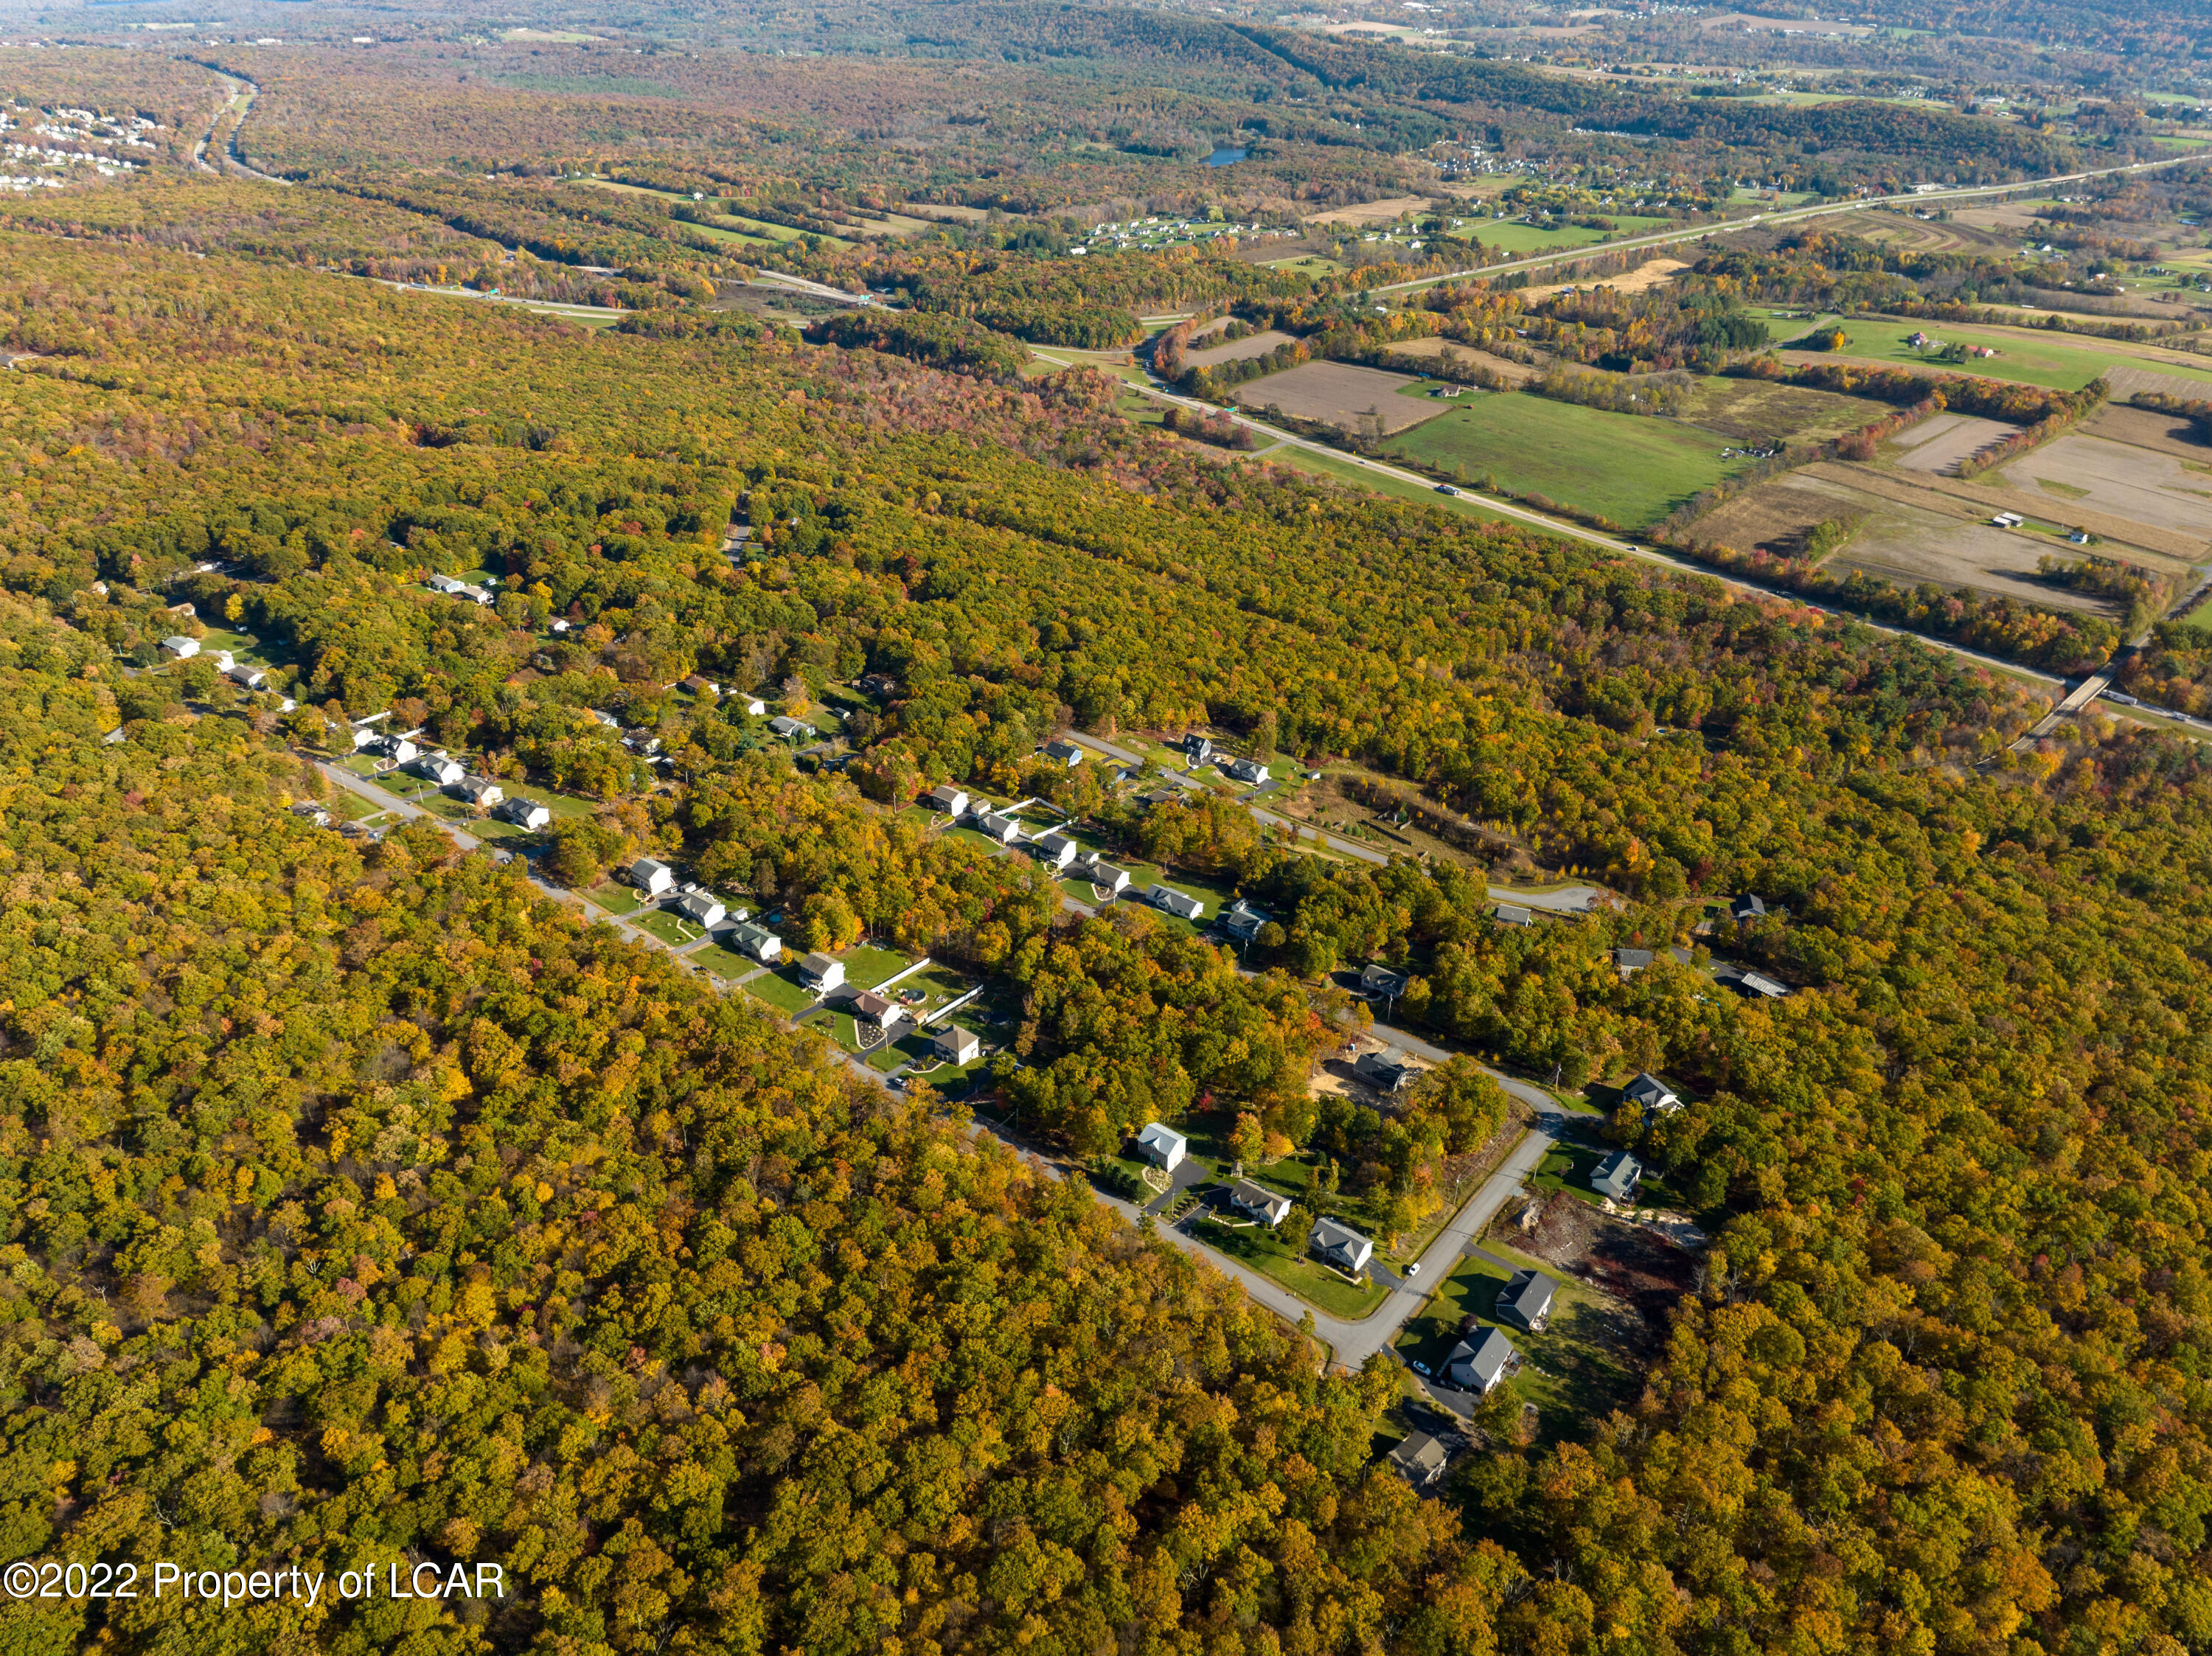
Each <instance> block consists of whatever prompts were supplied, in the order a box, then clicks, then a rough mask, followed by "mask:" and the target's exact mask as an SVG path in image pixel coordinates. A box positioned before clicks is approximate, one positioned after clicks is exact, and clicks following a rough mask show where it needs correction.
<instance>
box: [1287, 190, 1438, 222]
mask: <svg viewBox="0 0 2212 1656" xmlns="http://www.w3.org/2000/svg"><path fill="white" fill-rule="evenodd" d="M1428 205H1429V198H1428V197H1426V196H1393V197H1391V198H1390V199H1389V200H1388V201H1369V202H1362V203H1360V204H1359V205H1358V206H1357V207H1336V208H1332V209H1329V210H1328V212H1326V213H1316V214H1314V215H1312V216H1311V217H1310V218H1309V219H1307V220H1306V222H1307V223H1308V224H1341V225H1345V226H1347V227H1351V228H1352V229H1358V228H1360V227H1363V226H1365V225H1370V224H1389V223H1390V222H1391V221H1393V220H1395V219H1399V218H1402V217H1404V216H1405V215H1407V214H1408V213H1419V212H1425V211H1426V210H1427V209H1428Z"/></svg>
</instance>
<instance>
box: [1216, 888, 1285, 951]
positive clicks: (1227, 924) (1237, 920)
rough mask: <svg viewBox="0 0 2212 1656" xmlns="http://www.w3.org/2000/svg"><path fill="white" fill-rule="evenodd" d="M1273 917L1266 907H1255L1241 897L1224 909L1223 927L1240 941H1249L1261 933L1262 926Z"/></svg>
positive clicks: (1222, 915) (1222, 913)
mask: <svg viewBox="0 0 2212 1656" xmlns="http://www.w3.org/2000/svg"><path fill="white" fill-rule="evenodd" d="M1272 918H1273V916H1271V915H1270V914H1269V913H1267V910H1266V909H1264V908H1255V907H1252V905H1251V904H1249V903H1248V902H1246V901H1244V900H1243V898H1242V897H1239V898H1238V899H1237V901H1235V902H1233V903H1231V905H1230V906H1229V907H1227V908H1225V909H1224V910H1222V912H1221V918H1220V924H1221V929H1222V930H1223V931H1226V932H1227V933H1228V934H1229V935H1230V936H1231V937H1234V938H1236V939H1237V942H1239V943H1249V942H1251V941H1252V939H1253V938H1255V937H1258V936H1259V935H1260V928H1261V926H1263V925H1267V922H1268V920H1269V919H1272Z"/></svg>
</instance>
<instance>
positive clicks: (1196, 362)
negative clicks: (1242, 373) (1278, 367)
mask: <svg viewBox="0 0 2212 1656" xmlns="http://www.w3.org/2000/svg"><path fill="white" fill-rule="evenodd" d="M1290 343H1291V336H1290V335H1288V334H1286V333H1277V332H1276V331H1274V330H1273V328H1269V329H1267V330H1266V331H1264V332H1261V333H1255V334H1253V335H1251V336H1250V337H1249V338H1244V339H1237V340H1232V341H1231V342H1230V343H1228V344H1226V345H1210V346H1208V347H1207V348H1206V349H1204V350H1202V351H1185V352H1184V353H1183V359H1182V360H1183V361H1185V362H1187V363H1188V364H1189V365H1190V366H1191V367H1194V368H1212V367H1219V366H1220V365H1221V364H1222V363H1224V362H1242V361H1245V360H1246V359H1248V358H1249V357H1255V356H1265V355H1267V353H1268V352H1269V351H1271V350H1273V349H1275V347H1276V346H1278V345H1287V344H1290Z"/></svg>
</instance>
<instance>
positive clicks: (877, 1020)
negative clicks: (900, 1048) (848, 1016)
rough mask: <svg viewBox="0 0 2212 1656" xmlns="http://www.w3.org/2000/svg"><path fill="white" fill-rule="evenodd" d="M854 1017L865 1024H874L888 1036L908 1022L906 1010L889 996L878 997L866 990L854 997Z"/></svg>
mask: <svg viewBox="0 0 2212 1656" xmlns="http://www.w3.org/2000/svg"><path fill="white" fill-rule="evenodd" d="M853 1016H854V1017H856V1018H858V1019H860V1021H861V1022H863V1023H872V1024H874V1025H875V1026H876V1028H878V1029H881V1030H883V1031H884V1032H885V1033H886V1034H888V1033H889V1032H890V1030H891V1029H892V1028H895V1027H896V1026H897V1025H899V1024H901V1023H903V1022H906V1008H905V1007H903V1006H902V1005H900V1004H898V1003H897V1002H896V1001H895V1000H893V999H891V998H890V997H889V996H887V995H878V993H876V992H875V991H873V990H872V989H866V990H863V991H861V992H860V993H859V994H857V995H855V996H854V997H853Z"/></svg>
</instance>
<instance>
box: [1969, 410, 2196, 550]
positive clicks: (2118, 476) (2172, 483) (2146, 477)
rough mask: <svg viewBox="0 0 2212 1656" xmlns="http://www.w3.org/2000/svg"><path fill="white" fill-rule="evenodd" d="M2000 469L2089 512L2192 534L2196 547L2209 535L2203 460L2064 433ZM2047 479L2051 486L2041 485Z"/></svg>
mask: <svg viewBox="0 0 2212 1656" xmlns="http://www.w3.org/2000/svg"><path fill="white" fill-rule="evenodd" d="M2192 465H2194V468H2195V469H2194V470H2191V469H2190V468H2191V466H2192ZM2004 472H2005V476H2006V480H2007V481H2008V482H2010V483H2011V484H2012V485H2013V486H2014V487H2015V488H2034V489H2039V490H2040V491H2041V492H2043V493H2045V494H2057V495H2058V496H2059V497H2061V498H2062V499H2063V500H2078V501H2080V502H2081V506H2082V507H2083V508H2085V509H2087V510H2088V511H2091V512H2096V513H2105V514H2106V515H2108V516H2111V517H2114V518H2122V519H2128V520H2129V521H2130V522H2132V523H2137V524H2148V525H2150V526H2151V527H2153V528H2154V529H2165V530H2170V531H2173V532H2174V533H2176V534H2180V535H2188V536H2192V537H2195V538H2196V540H2197V543H2198V544H2199V545H2200V546H2201V545H2203V543H2205V541H2206V539H2207V537H2212V467H2208V466H2207V465H2205V464H2203V462H2191V461H2186V460H2180V459H2177V458H2174V457H2173V456H2172V455H2169V454H2160V453H2157V452H2154V451H2152V450H2150V449H2144V448H2136V447H2132V446H2130V445H2128V444H2125V443H2116V442H2113V441H2112V440H2110V439H2109V438H2104V437H2088V436H2084V435H2082V434H2081V433H2079V432H2069V433H2068V434H2066V435H2065V436H2063V437H2061V438H2060V439H2059V440H2057V442H2055V443H2045V445H2044V446H2042V447H2041V448H2039V449H2036V450H2034V451H2033V452H2030V453H2027V454H2024V455H2022V456H2021V458H2019V459H2017V460H2015V461H2013V462H2012V463H2011V464H2008V465H2007V466H2006V467H2005V468H2004ZM2046 483H2048V484H2055V485H2056V488H2049V489H2045V488H2043V486H2044V485H2045V484H2046Z"/></svg>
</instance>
